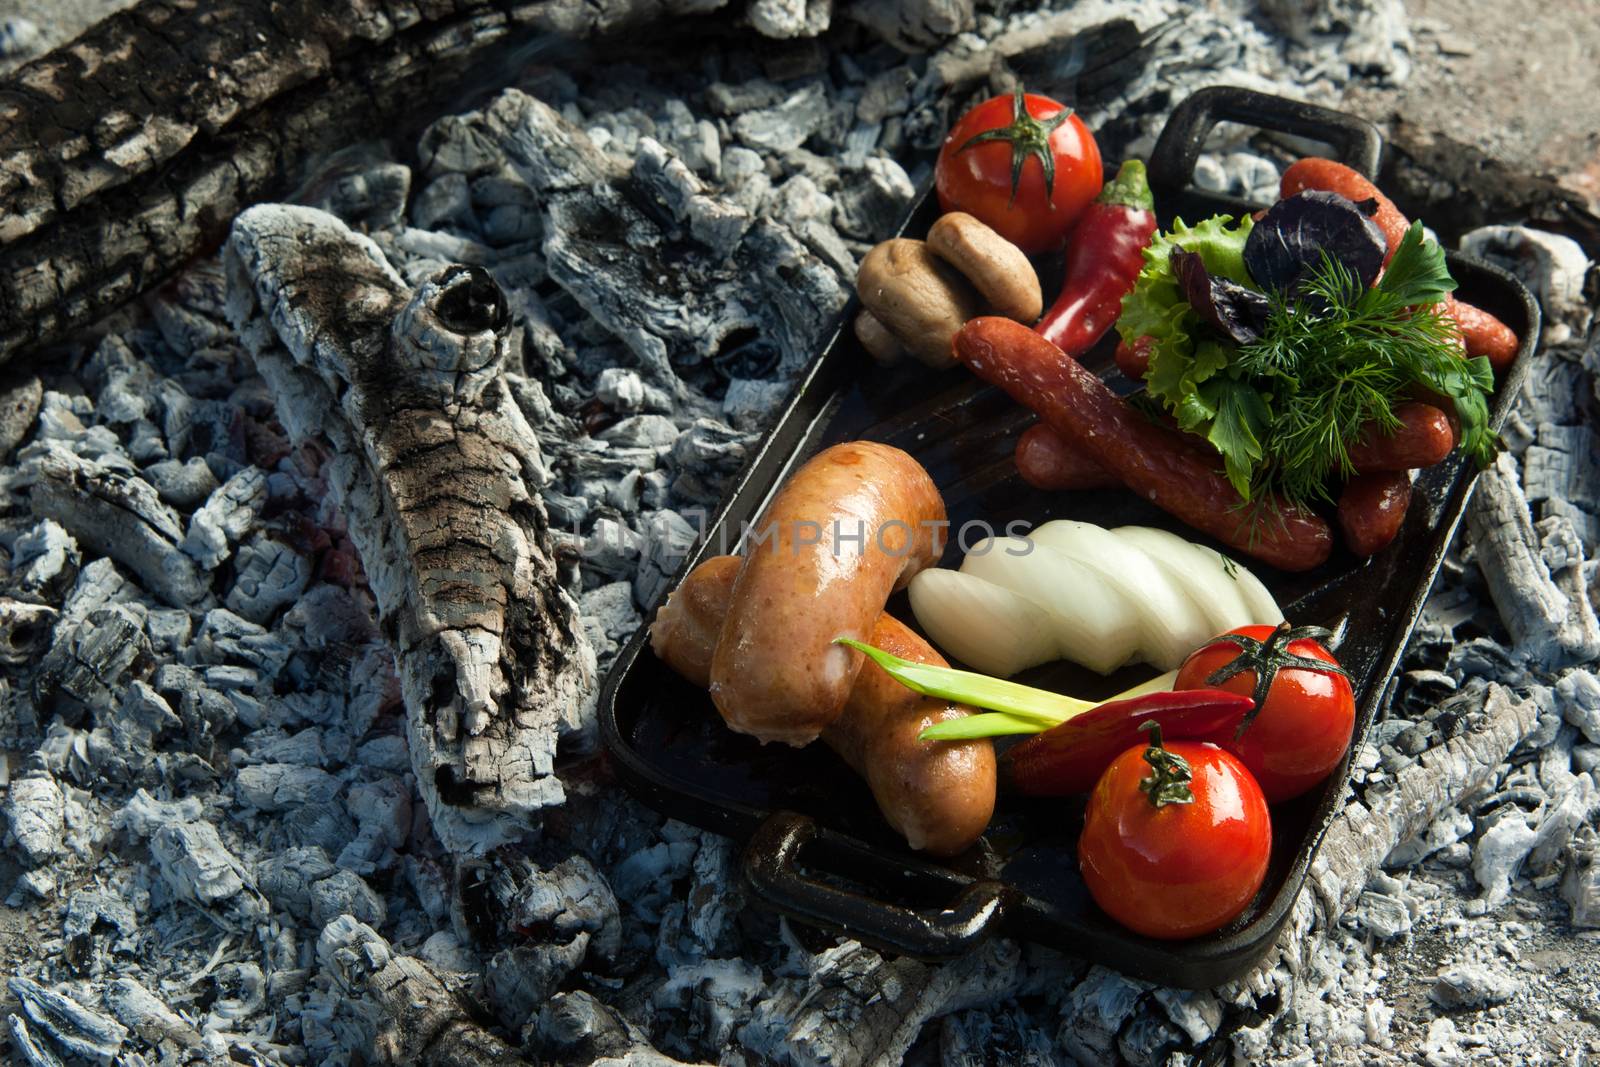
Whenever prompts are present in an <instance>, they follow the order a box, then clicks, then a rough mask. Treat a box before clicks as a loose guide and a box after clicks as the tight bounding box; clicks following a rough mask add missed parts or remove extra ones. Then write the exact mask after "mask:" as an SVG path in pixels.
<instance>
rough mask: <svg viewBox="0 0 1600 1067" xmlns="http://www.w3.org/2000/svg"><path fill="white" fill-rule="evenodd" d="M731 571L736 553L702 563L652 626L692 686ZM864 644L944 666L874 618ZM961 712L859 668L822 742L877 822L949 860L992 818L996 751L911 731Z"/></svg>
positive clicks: (704, 678)
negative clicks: (868, 798) (847, 770)
mask: <svg viewBox="0 0 1600 1067" xmlns="http://www.w3.org/2000/svg"><path fill="white" fill-rule="evenodd" d="M738 572H739V559H738V557H736V556H717V557H715V558H713V559H708V560H706V561H705V562H704V563H702V564H700V566H698V567H696V568H695V569H694V570H692V571H690V572H689V575H688V577H686V578H684V580H683V584H682V585H680V586H679V587H678V588H677V590H676V591H675V592H674V593H673V594H672V595H671V596H670V597H668V598H667V602H666V603H665V604H663V605H662V606H661V610H660V611H659V612H658V613H657V614H656V621H655V623H654V624H653V625H652V626H651V627H650V644H651V647H652V648H654V649H655V653H656V655H657V656H659V657H660V658H661V660H662V662H663V663H665V664H666V665H667V666H669V667H671V668H672V669H673V670H674V671H676V672H677V673H679V674H681V675H683V677H685V678H687V679H688V680H689V681H691V682H693V683H695V684H696V685H706V684H707V683H708V682H709V681H710V676H711V657H712V653H713V652H714V651H715V650H716V644H717V636H718V633H719V631H720V629H721V626H722V617H723V614H724V612H726V611H727V607H728V601H729V599H730V598H731V597H732V596H733V583H734V578H735V577H736V576H737V574H738ZM870 641H871V642H872V644H874V645H876V646H877V647H878V648H881V649H884V650H886V651H888V652H892V653H893V654H894V655H896V656H900V657H901V658H903V659H909V660H914V661H916V662H918V663H932V664H936V665H938V666H946V663H945V661H944V659H943V658H941V657H940V655H939V654H938V653H937V652H935V651H934V650H933V649H932V648H931V647H929V645H928V643H927V642H926V641H924V640H922V638H920V637H918V636H917V635H916V634H915V633H912V632H911V631H910V630H909V629H907V628H906V627H905V625H904V624H902V623H901V622H899V621H898V620H896V619H894V618H893V617H891V616H889V615H879V616H878V619H877V623H876V624H875V625H874V627H873V629H872V636H871V638H870ZM969 713H970V712H969V710H968V709H967V708H965V707H963V706H961V705H958V704H951V703H950V702H949V701H945V700H940V699H938V698H937V697H925V696H921V695H919V694H917V693H913V692H912V691H911V690H909V689H907V688H906V687H905V686H903V685H901V684H900V683H899V682H896V681H895V680H894V679H893V678H891V677H889V676H888V675H887V674H885V673H884V672H883V670H882V669H881V668H880V667H878V666H877V665H876V664H874V663H867V664H866V665H865V666H864V667H862V669H861V673H860V674H858V675H857V676H856V681H855V685H854V686H853V687H852V688H851V690H850V698H849V700H847V701H846V702H845V707H844V711H843V712H842V713H841V714H840V715H839V717H838V718H837V719H835V720H834V722H833V725H832V726H829V727H828V728H827V729H826V730H824V731H823V732H822V740H823V741H824V742H826V743H827V745H828V747H830V748H832V749H833V750H834V751H835V752H837V753H839V755H840V756H841V757H843V758H844V761H845V762H846V763H848V764H850V766H851V767H853V768H855V770H856V773H858V774H860V775H861V776H862V777H863V778H865V779H866V780H867V784H868V786H869V787H870V788H871V789H872V795H873V797H874V798H875V799H876V800H877V802H878V807H879V808H880V809H882V811H883V817H884V818H885V819H887V820H888V822H889V825H890V826H893V827H894V828H895V829H896V830H898V831H899V832H900V833H902V834H904V835H905V839H906V842H907V843H908V844H909V845H910V846H911V847H912V848H917V849H925V850H926V851H928V852H931V853H934V854H935V855H939V856H952V855H955V854H956V853H958V852H961V851H963V850H964V849H966V848H967V847H968V846H970V845H971V844H972V843H973V842H974V841H976V840H977V839H978V836H979V835H980V834H982V833H983V830H984V828H985V827H986V826H988V825H989V817H990V816H991V815H993V814H994V797H995V758H994V746H993V745H992V744H990V742H989V741H988V739H987V738H978V739H976V740H971V741H919V740H917V735H918V734H920V733H921V732H922V731H923V730H925V729H927V728H928V727H929V726H931V725H932V724H933V723H936V722H940V721H943V720H944V719H953V718H959V717H961V716H963V715H967V714H969Z"/></svg>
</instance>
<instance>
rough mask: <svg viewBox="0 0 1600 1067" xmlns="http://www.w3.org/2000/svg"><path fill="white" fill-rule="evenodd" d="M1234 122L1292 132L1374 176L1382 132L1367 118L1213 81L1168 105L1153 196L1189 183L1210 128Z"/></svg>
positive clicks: (1154, 161)
mask: <svg viewBox="0 0 1600 1067" xmlns="http://www.w3.org/2000/svg"><path fill="white" fill-rule="evenodd" d="M1219 122H1238V123H1242V124H1244V125H1247V126H1254V127H1256V128H1257V129H1262V130H1276V131H1278V132H1279V133H1289V134H1294V135H1295V136H1298V137H1307V138H1310V139H1312V140H1316V141H1324V142H1326V143H1327V144H1329V145H1331V146H1332V147H1333V151H1334V155H1335V156H1336V157H1337V158H1338V159H1339V160H1340V162H1342V163H1345V164H1346V165H1348V166H1351V167H1354V168H1355V169H1356V170H1359V171H1360V172H1361V173H1362V174H1364V175H1366V176H1367V177H1369V178H1372V177H1376V176H1377V173H1378V163H1379V162H1380V160H1381V159H1382V156H1383V135H1382V134H1380V133H1379V132H1378V128H1377V127H1376V126H1374V125H1373V124H1372V123H1370V122H1368V121H1367V120H1366V119H1361V118H1357V117H1356V116H1354V115H1351V114H1348V113H1346V112H1343V111H1335V110H1333V109H1332V108H1326V107H1318V106H1317V105H1315V104H1307V103H1304V102H1302V101H1299V100H1289V99H1287V98H1285V97H1281V96H1272V95H1270V94H1268V93H1258V92H1255V91H1254V90H1251V89H1239V88H1235V87H1234V86H1231V85H1213V86H1210V87H1209V88H1205V89H1201V90H1200V91H1198V92H1196V93H1194V94H1193V95H1191V96H1190V97H1189V98H1188V99H1187V100H1185V101H1184V102H1183V103H1181V104H1179V105H1178V106H1177V107H1175V108H1173V110H1172V114H1171V116H1169V117H1168V119H1167V124H1166V125H1165V126H1163V127H1162V128H1161V136H1160V138H1159V139H1157V141H1156V147H1155V151H1153V152H1151V153H1150V187H1151V188H1152V189H1153V190H1155V192H1156V193H1157V194H1163V193H1165V194H1177V193H1181V192H1183V191H1184V190H1185V189H1187V188H1188V186H1189V181H1190V179H1191V178H1192V177H1193V176H1194V165H1195V161H1196V160H1197V159H1199V158H1200V150H1201V148H1203V147H1204V146H1205V143H1206V138H1207V137H1208V136H1210V134H1211V130H1212V127H1214V126H1216V124H1217V123H1219Z"/></svg>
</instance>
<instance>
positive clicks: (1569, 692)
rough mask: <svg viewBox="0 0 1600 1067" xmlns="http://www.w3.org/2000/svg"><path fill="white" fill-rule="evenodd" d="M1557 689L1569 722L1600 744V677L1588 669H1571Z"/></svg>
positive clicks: (1564, 713) (1563, 711)
mask: <svg viewBox="0 0 1600 1067" xmlns="http://www.w3.org/2000/svg"><path fill="white" fill-rule="evenodd" d="M1555 691H1556V697H1557V699H1558V700H1559V701H1560V706H1561V711H1562V715H1564V716H1565V718H1566V720H1567V722H1569V723H1571V724H1572V725H1573V726H1576V727H1577V728H1578V729H1579V730H1581V731H1583V736H1584V737H1586V738H1588V739H1589V741H1590V742H1591V743H1593V744H1600V678H1596V677H1595V676H1594V674H1592V673H1591V672H1589V671H1586V670H1574V671H1569V672H1568V673H1567V674H1566V675H1564V676H1563V677H1562V678H1561V680H1560V681H1559V682H1557V683H1556V690H1555Z"/></svg>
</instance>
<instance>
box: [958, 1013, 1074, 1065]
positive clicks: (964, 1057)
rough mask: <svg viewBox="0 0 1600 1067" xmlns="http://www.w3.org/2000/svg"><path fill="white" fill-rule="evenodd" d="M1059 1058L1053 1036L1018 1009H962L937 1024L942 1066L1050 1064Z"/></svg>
mask: <svg viewBox="0 0 1600 1067" xmlns="http://www.w3.org/2000/svg"><path fill="white" fill-rule="evenodd" d="M1058 1059H1059V1056H1058V1053H1057V1051H1056V1046H1055V1041H1054V1038H1053V1037H1052V1035H1051V1034H1050V1033H1048V1032H1047V1031H1046V1030H1045V1029H1044V1028H1043V1027H1040V1026H1037V1025H1034V1024H1033V1020H1032V1019H1031V1018H1028V1017H1026V1016H1024V1015H1023V1014H1022V1013H1021V1012H1018V1011H1002V1012H996V1011H990V1010H981V1009H980V1010H977V1011H967V1012H961V1013H960V1014H955V1015H946V1016H945V1017H944V1019H943V1021H942V1022H941V1023H940V1026H939V1060H940V1063H941V1064H942V1065H943V1067H985V1065H986V1064H990V1063H1008V1064H1015V1065H1016V1067H1049V1065H1051V1064H1054V1063H1056V1062H1057V1061H1058Z"/></svg>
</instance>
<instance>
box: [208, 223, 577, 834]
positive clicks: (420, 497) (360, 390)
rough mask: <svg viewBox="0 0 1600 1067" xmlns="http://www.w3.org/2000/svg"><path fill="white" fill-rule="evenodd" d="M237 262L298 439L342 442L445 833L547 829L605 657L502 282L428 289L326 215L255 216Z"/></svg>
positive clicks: (340, 465) (251, 330)
mask: <svg viewBox="0 0 1600 1067" xmlns="http://www.w3.org/2000/svg"><path fill="white" fill-rule="evenodd" d="M229 263H230V269H231V271H232V274H233V297H232V307H231V311H230V313H231V314H232V315H233V316H234V317H235V321H236V322H237V323H238V324H239V326H240V328H241V331H242V332H243V333H244V335H245V337H246V339H247V342H248V343H249V345H250V346H251V348H252V350H253V352H254V353H255V356H256V361H257V366H258V368H259V369H260V371H261V373H262V375H263V376H264V377H265V378H266V379H267V382H268V383H269V385H270V386H271V388H272V390H273V394H274V398H275V402H276V404H277V408H278V414H279V418H280V419H281V420H282V422H283V424H284V426H285V428H286V429H287V430H288V432H289V434H290V436H291V437H292V438H293V439H294V440H295V442H296V443H297V444H298V443H304V442H307V441H311V440H315V439H319V438H326V440H327V441H328V442H329V443H330V444H331V445H332V449H333V459H332V460H331V461H330V463H329V464H328V468H327V470H326V472H325V473H326V476H327V479H328V481H329V483H330V485H331V487H332V489H333V492H334V494H335V496H336V498H337V499H338V501H339V504H340V506H341V508H342V509H343V511H344V513H345V515H346V518H347V522H348V526H349V531H350V536H351V538H352V540H353V541H354V542H355V545H356V549H357V551H358V552H359V553H360V555H361V559H362V563H363V566H364V568H365V570H366V573H367V579H368V581H369V583H370V584H371V587H372V590H373V592H374V595H375V596H376V598H377V601H378V611H379V618H380V622H381V625H382V628H383V630H384V633H385V634H386V636H387V637H388V638H389V640H390V642H391V644H392V645H393V646H394V649H395V653H396V658H397V660H398V663H399V667H400V675H401V686H402V695H403V697H404V701H405V705H406V715H407V720H406V721H407V736H408V738H409V741H410V747H411V758H412V765H413V767H414V769H415V770H416V773H417V781H418V787H419V789H420V790H421V792H422V795H423V797H424V799H425V800H426V802H427V806H428V811H429V814H430V816H431V817H432V820H433V826H434V830H435V832H436V833H437V834H438V835H439V838H440V840H441V841H443V842H444V844H445V845H446V846H447V847H448V848H450V849H452V850H453V851H458V852H472V851H481V850H484V849H487V848H490V847H493V846H494V845H497V844H500V843H502V842H504V841H506V840H509V839H511V838H514V837H516V836H519V835H521V834H523V833H525V832H527V831H529V830H530V829H531V828H532V826H533V824H534V821H535V817H536V816H537V814H538V812H539V811H540V810H541V809H543V808H545V807H547V806H549V805H551V804H556V803H559V802H560V801H561V799H562V796H563V793H562V789H561V784H560V781H559V780H558V779H557V778H556V777H555V773H554V770H555V758H556V746H557V741H558V739H559V740H562V741H564V742H565V743H566V745H567V746H568V747H570V748H578V749H581V748H584V747H586V746H587V745H588V744H589V743H590V738H589V736H588V735H589V733H590V729H589V727H590V724H591V722H592V714H591V711H592V702H593V699H594V697H593V684H592V683H593V675H594V670H595V663H594V657H593V653H592V651H591V650H590V648H589V645H588V642H587V640H586V639H585V637H584V635H583V631H582V629H581V627H580V626H579V623H578V618H577V606H576V605H575V604H574V603H573V601H572V598H571V597H570V596H569V595H568V594H567V592H566V591H565V589H564V588H563V587H562V586H561V585H560V583H559V581H558V580H557V577H556V569H555V563H554V560H553V558H552V554H551V549H550V539H549V529H548V520H547V519H546V516H545V511H544V506H543V504H542V502H541V501H540V499H539V496H538V490H539V489H540V488H541V487H542V485H543V483H544V481H545V478H546V473H545V470H544V467H543V461H542V459H541V458H540V452H539V444H538V440H537V438H535V437H534V435H533V431H532V430H531V429H530V428H529V426H528V424H527V422H526V421H525V419H524V418H523V415H522V412H521V409H520V408H518V407H517V405H516V403H515V401H514V400H513V399H512V397H511V394H510V391H509V388H508V385H507V381H506V377H505V374H504V367H505V362H506V358H507V353H508V350H509V346H510V344H511V338H512V333H511V331H510V330H509V329H508V317H507V310H506V304H505V298H504V296H503V294H502V293H501V291H500V289H499V287H498V286H497V285H496V284H495V283H494V281H493V279H492V278H490V276H489V275H488V274H487V273H486V272H484V271H482V270H479V269H476V268H466V267H452V268H448V269H446V270H444V271H442V272H440V273H439V274H438V275H436V276H435V277H434V278H432V279H430V280H429V281H427V282H425V283H424V284H423V285H422V286H421V287H420V288H419V289H417V290H415V291H414V292H413V291H412V290H411V289H410V287H409V286H407V285H406V284H405V283H404V282H403V281H401V279H400V278H399V276H398V275H397V274H395V272H394V270H393V269H392V268H391V267H390V266H389V264H388V262H387V261H386V260H385V259H384V257H383V255H382V253H381V252H379V251H378V249H377V248H376V246H375V245H373V244H372V242H370V241H369V240H367V239H366V238H364V237H361V236H359V235H356V234H354V233H352V232H351V231H350V230H349V229H348V228H346V227H345V226H344V224H343V223H341V222H339V221H338V220H337V219H335V218H333V217H332V216H331V215H327V214H324V213H322V212H319V211H316V210H313V209H308V208H288V207H278V206H264V207H260V208H256V209H252V210H251V211H249V212H247V213H246V214H244V215H243V216H241V217H240V219H239V221H238V222H237V224H236V225H235V228H234V236H233V239H232V241H231V242H230V244H229ZM224 489H226V487H224ZM221 492H223V490H219V493H221Z"/></svg>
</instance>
